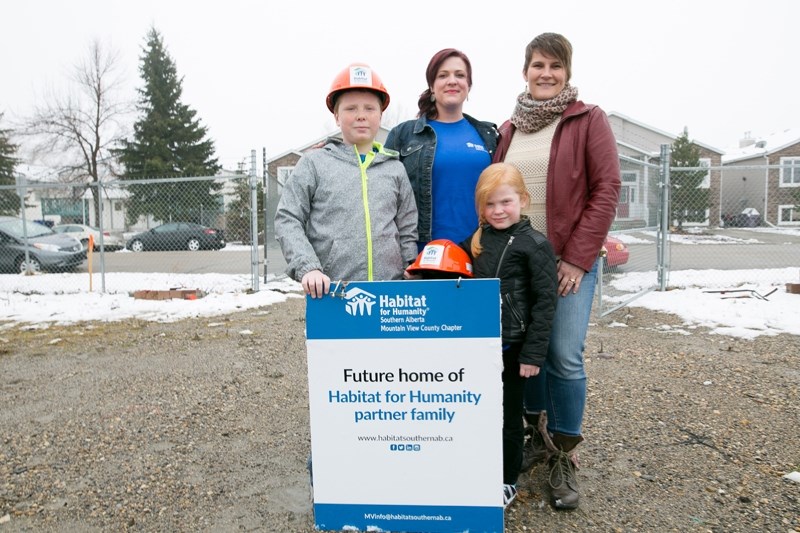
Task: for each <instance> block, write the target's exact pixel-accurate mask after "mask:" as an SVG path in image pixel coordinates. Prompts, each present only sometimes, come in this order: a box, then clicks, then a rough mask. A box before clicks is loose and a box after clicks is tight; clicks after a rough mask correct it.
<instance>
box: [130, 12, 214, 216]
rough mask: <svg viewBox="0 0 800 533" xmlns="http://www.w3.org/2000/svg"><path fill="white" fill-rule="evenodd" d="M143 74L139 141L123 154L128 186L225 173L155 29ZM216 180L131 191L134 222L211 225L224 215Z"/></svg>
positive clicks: (150, 34) (136, 128)
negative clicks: (216, 216) (150, 219)
mask: <svg viewBox="0 0 800 533" xmlns="http://www.w3.org/2000/svg"><path fill="white" fill-rule="evenodd" d="M140 61H141V64H140V66H139V73H140V75H141V77H142V80H143V82H144V86H143V87H142V88H140V89H139V90H138V91H139V102H138V105H137V109H138V111H139V113H140V115H141V116H140V118H139V119H138V120H137V122H136V123H135V124H134V127H133V129H134V133H133V140H127V139H126V140H125V141H124V142H123V143H122V148H121V149H119V150H117V154H118V155H119V158H120V162H121V163H122V164H123V165H124V166H125V171H124V173H123V176H124V177H125V178H126V179H128V180H143V179H155V178H165V177H167V178H179V177H195V176H213V175H214V174H216V172H217V171H218V170H219V169H220V165H219V164H218V161H217V159H216V158H215V157H214V142H213V141H212V140H211V139H207V138H206V133H207V131H206V128H205V127H204V126H201V125H200V121H199V119H197V118H196V114H197V112H196V111H194V110H193V109H191V108H190V107H189V106H188V105H186V104H183V103H182V102H181V96H182V94H183V89H182V83H183V79H182V78H179V77H178V71H177V67H176V66H175V62H174V61H173V59H172V57H171V56H170V55H169V53H168V52H167V50H166V48H165V46H164V40H163V38H162V37H161V34H160V33H159V32H158V31H157V30H156V29H155V28H151V29H150V31H149V32H148V34H147V43H146V45H145V47H144V49H143V55H142V56H141V57H140ZM220 188H221V184H219V183H216V182H214V181H213V180H201V181H184V180H177V179H176V180H175V181H174V182H170V183H155V184H153V183H151V184H142V185H140V186H133V187H130V189H129V193H130V196H129V198H128V201H127V209H128V215H127V216H128V222H129V223H131V224H132V223H134V222H135V221H136V220H138V218H139V217H140V216H147V215H152V217H153V218H154V219H155V220H158V221H163V222H168V221H181V222H197V223H201V224H206V223H207V222H206V221H205V220H206V219H210V218H211V215H214V214H216V213H218V212H219V210H220V207H219V206H220V203H221V198H220V197H219V195H218V194H216V193H217V191H219V190H220Z"/></svg>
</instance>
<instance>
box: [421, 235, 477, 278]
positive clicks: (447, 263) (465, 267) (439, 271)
mask: <svg viewBox="0 0 800 533" xmlns="http://www.w3.org/2000/svg"><path fill="white" fill-rule="evenodd" d="M406 270H408V271H409V272H416V273H418V274H422V275H423V277H429V278H443V277H445V278H456V277H458V276H466V277H468V278H471V277H472V261H470V259H469V256H468V255H467V252H465V251H464V250H463V249H462V248H461V247H460V246H459V245H457V244H456V243H454V242H453V241H451V240H448V239H436V240H433V241H431V242H429V243H428V244H426V245H425V248H423V249H422V251H421V252H420V253H419V255H418V256H417V259H416V260H415V261H414V263H413V264H412V265H411V266H409V267H408V268H407V269H406Z"/></svg>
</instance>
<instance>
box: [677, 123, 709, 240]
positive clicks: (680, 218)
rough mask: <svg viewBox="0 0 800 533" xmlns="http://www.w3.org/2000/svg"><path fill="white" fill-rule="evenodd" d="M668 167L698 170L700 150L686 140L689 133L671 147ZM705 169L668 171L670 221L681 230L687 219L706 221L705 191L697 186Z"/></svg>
mask: <svg viewBox="0 0 800 533" xmlns="http://www.w3.org/2000/svg"><path fill="white" fill-rule="evenodd" d="M671 159H672V161H671V167H673V168H674V167H695V168H696V167H699V166H700V148H698V147H697V146H696V145H695V144H693V143H692V141H690V140H689V130H688V129H687V128H684V129H683V133H682V134H681V136H680V137H678V138H677V139H676V140H675V142H674V143H673V144H672V154H671ZM707 174H708V171H706V170H686V171H680V170H673V171H671V172H670V192H669V194H670V206H671V207H670V211H671V215H672V222H673V223H676V224H677V225H678V228H679V229H683V223H684V222H686V221H687V220H692V221H697V222H702V221H704V220H705V219H706V214H705V212H706V209H708V208H709V204H708V189H707V188H705V187H701V185H702V183H703V179H704V178H705V176H706V175H707Z"/></svg>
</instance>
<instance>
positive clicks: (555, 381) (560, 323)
mask: <svg viewBox="0 0 800 533" xmlns="http://www.w3.org/2000/svg"><path fill="white" fill-rule="evenodd" d="M596 283H597V262H596V261H595V264H594V266H593V267H592V270H591V271H589V272H587V273H586V274H585V275H584V276H583V279H582V280H581V287H580V289H578V293H577V294H572V293H570V294H569V295H567V296H559V297H558V302H557V303H556V313H555V316H554V318H553V330H552V332H551V333H550V347H549V349H548V350H547V359H546V360H545V363H544V367H543V368H542V371H541V372H539V375H538V376H536V377H533V378H528V382H527V383H526V384H525V400H524V402H525V411H526V412H529V413H538V412H541V411H544V410H546V411H547V430H548V431H549V432H551V433H562V434H564V435H573V436H577V435H580V434H581V425H582V424H583V410H584V408H585V406H586V371H585V369H584V367H583V350H584V347H585V345H586V332H587V331H588V329H589V318H590V316H591V314H592V301H593V300H594V289H595V284H596Z"/></svg>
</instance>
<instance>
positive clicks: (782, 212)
mask: <svg viewBox="0 0 800 533" xmlns="http://www.w3.org/2000/svg"><path fill="white" fill-rule="evenodd" d="M778 224H800V209H797V206H796V205H791V204H789V205H779V206H778Z"/></svg>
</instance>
